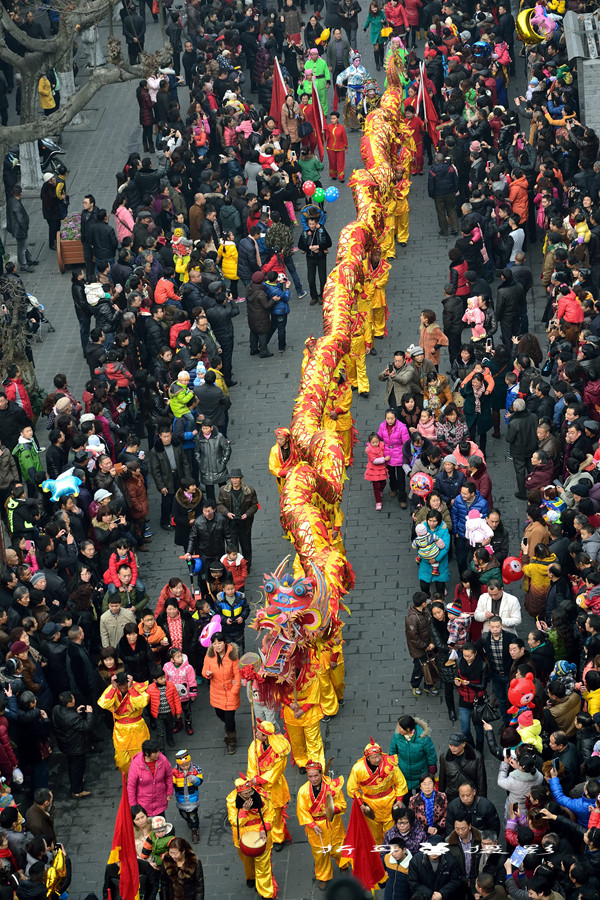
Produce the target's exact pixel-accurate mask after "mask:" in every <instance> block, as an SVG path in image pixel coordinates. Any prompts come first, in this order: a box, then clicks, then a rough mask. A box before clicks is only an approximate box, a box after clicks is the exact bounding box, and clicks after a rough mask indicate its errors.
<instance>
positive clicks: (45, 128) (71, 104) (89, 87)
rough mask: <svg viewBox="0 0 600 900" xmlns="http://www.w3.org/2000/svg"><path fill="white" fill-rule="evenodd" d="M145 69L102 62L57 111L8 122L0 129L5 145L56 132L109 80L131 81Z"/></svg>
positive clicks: (141, 75)
mask: <svg viewBox="0 0 600 900" xmlns="http://www.w3.org/2000/svg"><path fill="white" fill-rule="evenodd" d="M143 77H144V69H143V68H142V66H124V65H123V66H103V67H102V68H100V69H95V70H94V73H93V74H92V75H91V76H90V79H89V81H88V82H87V84H85V85H84V86H83V87H82V88H80V89H79V90H78V91H77V93H76V94H73V96H72V97H71V98H70V99H69V100H68V101H67V102H66V103H65V104H64V106H62V105H61V107H60V109H59V110H58V112H55V113H53V114H52V115H50V116H45V117H44V118H43V119H38V120H37V121H35V122H30V123H28V124H27V125H9V126H8V127H7V128H2V129H0V140H1V143H2V144H3V145H4V146H8V147H12V146H14V145H16V144H26V143H28V142H29V141H37V140H39V139H40V138H43V137H47V136H48V135H49V134H55V133H56V132H57V131H61V130H62V129H63V128H65V127H66V126H67V125H68V124H69V122H70V121H71V119H73V118H74V116H76V115H77V113H79V112H81V111H82V109H84V108H85V107H86V106H87V104H88V103H89V102H90V101H91V100H92V99H93V98H94V96H95V95H96V94H97V93H98V91H99V90H100V88H103V87H105V86H106V85H107V84H118V83H119V82H124V81H131V80H133V79H134V78H143Z"/></svg>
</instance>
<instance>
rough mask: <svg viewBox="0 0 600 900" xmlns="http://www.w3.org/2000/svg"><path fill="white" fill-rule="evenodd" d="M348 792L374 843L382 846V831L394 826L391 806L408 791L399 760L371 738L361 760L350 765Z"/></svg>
mask: <svg viewBox="0 0 600 900" xmlns="http://www.w3.org/2000/svg"><path fill="white" fill-rule="evenodd" d="M347 790H348V796H349V797H356V799H357V800H359V801H360V803H361V805H362V810H363V812H364V814H365V816H366V819H367V822H368V825H369V829H370V831H371V834H372V835H373V838H374V840H375V843H376V844H379V845H381V844H383V836H384V834H385V832H386V831H388V830H389V829H390V828H393V827H394V820H393V818H392V807H393V806H394V803H400V802H401V801H402V798H403V796H404V794H406V793H407V792H408V786H407V784H406V779H405V777H404V775H403V774H402V772H401V771H400V769H399V768H398V757H397V756H388V754H386V753H384V752H383V751H382V749H381V747H380V746H379V744H376V743H375V741H374V740H373V738H371V739H370V742H369V743H368V744H367V746H366V747H365V749H364V752H363V756H362V759H359V760H358V762H356V763H354V765H353V766H352V771H351V772H350V777H349V778H348V785H347Z"/></svg>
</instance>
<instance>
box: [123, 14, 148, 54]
mask: <svg viewBox="0 0 600 900" xmlns="http://www.w3.org/2000/svg"><path fill="white" fill-rule="evenodd" d="M123 34H124V35H125V43H126V44H127V52H128V54H129V62H130V63H131V65H132V66H135V65H136V64H137V61H138V57H139V55H140V53H141V52H142V50H143V49H144V40H145V37H146V20H145V19H144V18H143V17H142V16H140V14H139V13H137V12H136V11H135V6H134V5H132V6H130V7H129V10H128V13H127V15H126V16H124V18H123Z"/></svg>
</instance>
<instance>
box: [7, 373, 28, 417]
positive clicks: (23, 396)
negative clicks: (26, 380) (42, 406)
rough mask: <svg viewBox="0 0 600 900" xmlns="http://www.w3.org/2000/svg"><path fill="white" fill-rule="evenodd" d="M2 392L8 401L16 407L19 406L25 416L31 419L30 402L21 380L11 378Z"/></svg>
mask: <svg viewBox="0 0 600 900" xmlns="http://www.w3.org/2000/svg"><path fill="white" fill-rule="evenodd" d="M4 392H5V394H6V396H7V399H8V400H13V401H14V402H15V403H16V404H17V406H20V407H21V409H22V410H23V412H24V413H25V415H26V416H28V417H29V418H30V419H33V410H32V408H31V400H30V399H29V394H28V393H27V391H26V390H25V385H24V384H23V379H22V378H13V379H12V380H11V381H9V382H8V384H6V385H5V386H4Z"/></svg>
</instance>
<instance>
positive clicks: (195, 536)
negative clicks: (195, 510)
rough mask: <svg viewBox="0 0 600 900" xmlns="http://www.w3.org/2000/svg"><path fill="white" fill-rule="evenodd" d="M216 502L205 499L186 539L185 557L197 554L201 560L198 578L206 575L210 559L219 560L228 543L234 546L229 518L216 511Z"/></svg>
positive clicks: (189, 557) (188, 557)
mask: <svg viewBox="0 0 600 900" xmlns="http://www.w3.org/2000/svg"><path fill="white" fill-rule="evenodd" d="M215 506H216V504H215V503H213V502H212V501H209V500H205V501H204V503H203V506H202V513H201V515H199V516H198V518H197V519H196V521H195V522H194V524H193V525H192V529H191V531H190V537H189V541H188V547H187V553H186V559H191V557H192V556H199V557H200V559H201V561H202V569H201V572H200V578H205V577H206V576H207V575H208V571H209V565H210V563H211V561H212V560H219V559H221V557H222V556H223V554H224V553H225V547H226V546H228V545H229V544H233V545H234V546H235V537H234V536H232V533H231V527H230V525H229V519H226V518H225V516H222V515H221V513H218V512H217V511H216V508H215Z"/></svg>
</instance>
